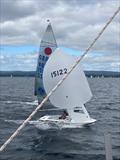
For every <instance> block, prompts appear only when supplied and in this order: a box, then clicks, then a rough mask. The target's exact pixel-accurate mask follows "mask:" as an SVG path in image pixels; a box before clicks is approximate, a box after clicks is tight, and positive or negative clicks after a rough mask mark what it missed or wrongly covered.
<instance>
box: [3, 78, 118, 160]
mask: <svg viewBox="0 0 120 160" xmlns="http://www.w3.org/2000/svg"><path fill="white" fill-rule="evenodd" d="M88 80H89V83H90V87H91V89H92V92H93V95H94V96H93V99H92V100H91V101H90V102H89V103H88V104H87V109H88V111H89V113H90V115H91V116H92V117H93V118H95V119H97V122H96V123H95V125H92V126H90V127H87V128H81V129H63V130H55V129H50V128H49V129H47V130H40V129H38V128H37V127H35V126H34V125H30V124H28V125H27V126H26V127H25V128H24V129H23V130H22V132H21V133H20V134H19V135H18V136H17V137H16V138H15V139H14V141H12V143H11V144H10V145H9V146H8V147H7V148H6V150H5V151H4V152H3V153H2V154H1V155H0V160H105V150H104V133H105V132H109V133H111V136H112V147H113V157H114V160H118V159H120V150H119V149H120V123H119V121H120V87H119V86H120V79H119V78H99V79H98V78H93V79H88ZM33 93H34V78H26V77H24V78H22V77H21V78H20V77H19V78H18V77H17V78H15V77H13V78H8V77H6V78H5V77H1V78H0V145H1V144H3V143H4V141H5V140H7V138H8V137H9V136H10V135H11V134H12V133H13V132H14V131H15V129H16V128H17V127H18V126H19V122H20V121H19V120H23V119H25V118H26V117H27V116H28V115H29V114H30V113H31V111H32V110H33V109H34V108H35V97H34V96H33ZM44 107H51V106H47V105H46V106H44ZM44 114H45V112H39V113H37V114H36V116H35V117H34V118H33V119H37V118H39V117H40V116H42V115H44ZM10 119H12V120H15V121H14V122H16V123H13V122H12V121H11V122H9V121H6V120H10Z"/></svg>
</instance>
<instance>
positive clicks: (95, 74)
mask: <svg viewBox="0 0 120 160" xmlns="http://www.w3.org/2000/svg"><path fill="white" fill-rule="evenodd" d="M85 75H86V76H87V77H91V78H92V77H120V72H113V71H85ZM0 77H35V71H0Z"/></svg>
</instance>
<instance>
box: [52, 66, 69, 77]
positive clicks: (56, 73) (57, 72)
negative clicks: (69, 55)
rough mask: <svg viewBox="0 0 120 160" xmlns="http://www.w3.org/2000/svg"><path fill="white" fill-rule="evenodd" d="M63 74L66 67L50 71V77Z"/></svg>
mask: <svg viewBox="0 0 120 160" xmlns="http://www.w3.org/2000/svg"><path fill="white" fill-rule="evenodd" d="M63 74H67V68H64V69H59V70H57V71H53V72H51V77H52V78H54V77H57V76H60V75H63Z"/></svg>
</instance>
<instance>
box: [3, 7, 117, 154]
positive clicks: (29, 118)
mask: <svg viewBox="0 0 120 160" xmlns="http://www.w3.org/2000/svg"><path fill="white" fill-rule="evenodd" d="M119 11H120V6H119V7H118V9H117V10H116V11H115V12H114V14H113V15H112V17H110V19H109V20H108V22H107V23H106V24H105V26H104V27H103V28H102V30H101V31H100V32H99V33H98V35H97V37H96V38H95V39H94V40H93V42H92V43H91V44H90V46H89V47H88V48H87V49H86V50H85V52H84V53H83V55H82V56H81V57H80V58H78V60H77V61H76V63H75V64H74V65H73V66H72V68H71V69H70V70H69V72H68V73H67V74H66V75H65V76H64V77H63V78H62V79H61V80H60V81H59V82H58V83H57V85H56V86H55V87H54V88H53V89H52V90H51V91H50V92H49V93H48V95H47V96H46V97H45V98H44V99H43V100H42V102H41V103H40V105H38V106H37V107H36V109H35V110H34V111H33V112H32V113H31V114H30V115H29V116H28V118H27V119H26V120H24V122H23V123H22V124H21V125H20V126H19V127H18V128H17V130H16V131H15V132H14V133H13V134H12V135H11V136H10V138H9V139H8V140H7V141H6V142H5V143H4V144H3V145H2V146H1V147H0V152H2V151H3V150H4V149H5V148H6V147H7V145H8V144H9V143H10V142H11V141H12V140H13V139H14V138H15V137H16V136H17V135H18V134H19V132H20V131H21V130H22V129H23V128H24V127H25V126H26V124H27V123H28V122H29V121H30V120H31V119H32V117H33V116H34V115H35V114H36V113H37V111H38V110H39V109H40V108H41V107H42V106H43V104H44V103H45V102H46V101H47V100H48V98H49V97H50V96H51V95H52V94H53V93H54V92H55V91H56V89H57V88H58V87H59V86H60V85H61V84H62V83H63V81H64V80H65V79H66V78H67V77H68V75H69V74H70V73H71V72H72V71H73V69H74V68H75V67H76V66H77V64H78V63H79V62H80V61H81V60H82V59H83V57H84V56H85V55H86V54H87V53H88V51H89V50H90V49H91V48H92V46H93V45H94V44H95V42H96V41H97V40H98V39H99V37H100V36H101V35H102V33H103V32H104V31H105V29H106V28H107V27H108V25H109V24H110V23H111V22H112V20H113V19H114V17H115V16H116V15H117V14H118V13H119Z"/></svg>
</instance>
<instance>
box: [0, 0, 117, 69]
mask: <svg viewBox="0 0 120 160" xmlns="http://www.w3.org/2000/svg"><path fill="white" fill-rule="evenodd" d="M118 6H119V0H111V1H109V0H106V1H104V0H101V1H98V0H96V1H95V0H91V1H89V0H84V1H80V0H71V1H69V3H68V1H66V0H60V1H56V0H51V1H49V0H44V1H43V0H41V1H35V0H21V1H19V0H5V1H4V0H2V1H1V10H0V13H1V23H0V36H1V44H5V45H16V44H17V45H28V44H32V45H37V46H39V43H40V39H41V38H42V36H43V32H44V31H45V28H46V25H47V24H46V22H45V21H46V19H48V18H49V19H50V20H51V22H52V26H53V30H54V32H55V37H56V40H57V43H58V45H60V46H66V47H70V48H74V49H78V50H82V51H83V50H85V48H86V47H88V46H89V44H90V43H91V42H92V40H93V39H94V38H95V37H96V35H97V34H98V32H99V31H100V30H101V28H102V27H103V26H104V25H105V23H106V21H107V20H108V19H109V17H111V15H112V14H113V12H114V11H115V10H116V9H117V7H118ZM119 28H120V26H119V15H117V16H116V18H115V19H114V21H113V22H112V23H111V24H110V26H109V27H108V28H107V30H106V31H105V32H104V34H103V35H102V37H101V38H100V39H99V41H98V42H97V43H96V45H95V46H94V48H92V51H94V52H101V55H102V56H103V59H104V60H105V61H104V64H105V63H107V64H108V63H110V64H111V63H113V64H114V63H116V64H117V63H118V62H116V56H117V57H119V42H120V37H119V35H120V29H119ZM107 57H110V59H111V60H113V62H112V61H111V60H110V59H109V60H107ZM98 58H99V57H98ZM92 60H94V59H92ZM114 60H115V62H114ZM93 63H94V61H93ZM98 63H99V64H100V65H103V63H100V62H99V61H98ZM100 65H99V67H100ZM104 66H105V65H104ZM113 66H115V65H111V69H113V68H112V67H113ZM116 66H117V65H116ZM104 69H105V67H104Z"/></svg>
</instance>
